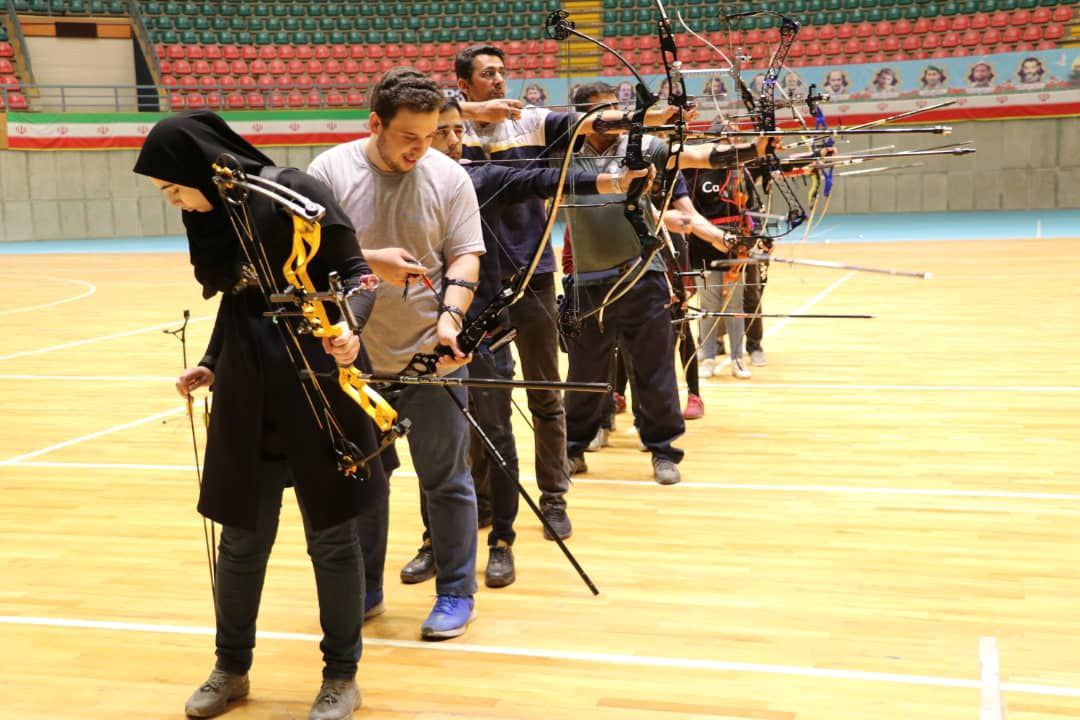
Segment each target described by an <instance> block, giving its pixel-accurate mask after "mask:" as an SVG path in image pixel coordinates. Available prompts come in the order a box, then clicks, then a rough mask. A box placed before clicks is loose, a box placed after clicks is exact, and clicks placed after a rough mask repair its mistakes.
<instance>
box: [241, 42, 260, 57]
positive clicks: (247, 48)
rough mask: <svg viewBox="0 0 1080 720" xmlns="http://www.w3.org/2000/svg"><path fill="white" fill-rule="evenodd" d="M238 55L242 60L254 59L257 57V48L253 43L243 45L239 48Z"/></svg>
mask: <svg viewBox="0 0 1080 720" xmlns="http://www.w3.org/2000/svg"><path fill="white" fill-rule="evenodd" d="M240 57H241V58H243V59H244V60H254V59H255V58H257V57H259V49H258V48H257V47H255V46H254V45H244V46H243V47H241V48H240Z"/></svg>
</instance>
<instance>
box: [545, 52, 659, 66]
mask: <svg viewBox="0 0 1080 720" xmlns="http://www.w3.org/2000/svg"><path fill="white" fill-rule="evenodd" d="M548 57H551V58H552V60H554V59H555V58H554V57H553V56H548V55H545V56H544V59H545V60H547V58H548ZM637 62H638V63H639V64H641V65H655V64H656V63H658V62H660V57H659V56H658V55H657V54H656V52H654V51H653V50H642V51H641V52H640V53H639V54H638V60H637ZM543 67H547V66H543Z"/></svg>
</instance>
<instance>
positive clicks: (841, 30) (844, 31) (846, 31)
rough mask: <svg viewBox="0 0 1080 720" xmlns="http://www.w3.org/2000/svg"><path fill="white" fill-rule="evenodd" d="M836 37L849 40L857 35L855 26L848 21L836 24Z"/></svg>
mask: <svg viewBox="0 0 1080 720" xmlns="http://www.w3.org/2000/svg"><path fill="white" fill-rule="evenodd" d="M836 37H837V38H838V39H840V40H849V39H851V38H853V37H855V28H853V27H852V26H851V25H849V24H847V23H842V24H840V25H837V26H836Z"/></svg>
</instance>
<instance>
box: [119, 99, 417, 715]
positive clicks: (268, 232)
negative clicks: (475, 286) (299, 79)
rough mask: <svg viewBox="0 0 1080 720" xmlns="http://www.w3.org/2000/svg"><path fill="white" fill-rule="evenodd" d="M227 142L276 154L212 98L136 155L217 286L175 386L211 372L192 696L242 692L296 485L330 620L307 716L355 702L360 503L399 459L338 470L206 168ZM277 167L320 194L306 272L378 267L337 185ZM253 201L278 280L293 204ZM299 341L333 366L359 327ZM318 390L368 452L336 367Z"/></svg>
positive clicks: (376, 494)
mask: <svg viewBox="0 0 1080 720" xmlns="http://www.w3.org/2000/svg"><path fill="white" fill-rule="evenodd" d="M222 153H228V154H230V155H231V156H232V157H233V158H235V159H236V161H238V162H239V164H240V166H241V167H242V168H243V170H244V171H245V172H246V173H247V174H248V175H251V176H254V175H259V174H260V173H263V174H264V175H265V174H266V173H265V172H264V168H267V167H271V166H273V165H274V163H273V161H272V160H271V159H270V158H268V157H266V156H265V155H263V154H262V153H261V152H259V151H258V150H257V149H255V147H253V146H252V145H251V144H250V143H248V142H247V141H246V140H244V139H243V138H242V137H240V136H239V135H237V134H236V133H235V132H234V131H233V130H232V129H231V128H230V127H229V126H228V125H227V124H226V123H225V122H224V121H223V120H222V119H221V118H220V117H218V116H217V115H215V114H213V113H211V112H191V113H182V114H179V115H175V116H172V117H169V118H166V119H164V120H162V121H160V122H159V123H158V124H157V125H155V126H154V128H153V129H152V130H151V131H150V134H149V135H148V137H147V139H146V143H145V144H144V146H143V148H142V151H141V152H140V153H139V158H138V161H137V162H136V164H135V172H136V173H138V174H140V175H145V176H147V177H149V178H150V182H152V183H153V184H154V185H155V186H156V187H158V188H159V189H161V191H162V192H163V193H165V195H166V197H167V198H168V200H169V202H170V203H171V204H172V205H173V206H175V207H178V208H180V209H182V210H183V211H184V214H183V217H184V227H185V228H186V230H187V237H188V247H189V250H190V256H191V263H192V265H193V266H194V269H195V278H196V279H197V280H198V281H199V283H200V284H201V285H202V287H203V297H205V298H211V297H213V296H214V295H215V294H217V293H221V294H222V298H221V303H220V305H219V307H218V313H217V318H216V320H215V323H214V330H213V334H212V337H211V340H210V345H209V347H208V348H207V351H206V355H205V356H204V357H203V359H202V361H201V362H200V363H199V366H198V367H195V368H191V369H188V370H185V372H184V374H183V375H181V377H180V379H179V381H178V382H177V389H178V390H179V391H180V393H181V395H184V396H187V395H188V394H190V393H191V392H192V391H193V390H195V389H196V388H199V387H209V386H211V385H212V386H213V392H214V411H213V415H212V417H211V420H210V427H209V430H208V432H207V444H206V462H205V470H204V473H203V482H202V487H201V490H200V494H199V506H198V507H199V512H200V513H202V514H203V515H205V516H207V517H209V518H211V519H212V520H216V521H217V522H219V523H221V524H222V525H223V528H222V532H221V542H220V545H219V553H220V555H219V559H218V564H217V591H216V596H215V611H216V618H217V663H216V665H215V668H214V671H213V672H212V673H211V675H210V678H209V679H208V680H207V681H206V683H204V684H203V685H202V686H201V687H200V688H199V689H198V690H196V691H195V693H194V694H193V695H192V696H191V698H190V699H189V700H188V703H187V706H186V708H185V709H186V711H187V714H188V715H190V716H193V717H211V716H213V715H217V714H219V713H221V712H224V710H225V709H226V705H227V703H228V702H229V701H230V700H234V699H237V698H240V697H243V696H245V695H247V693H248V677H247V673H248V669H249V667H250V666H251V662H252V649H253V648H254V646H255V620H256V616H257V614H258V607H259V599H260V595H261V593H262V585H263V579H264V577H265V572H266V563H267V560H268V558H269V555H270V549H271V547H272V546H273V543H274V538H275V535H276V533H277V525H278V514H279V511H280V508H281V498H282V493H283V491H284V488H285V487H286V486H288V485H293V486H294V487H295V489H296V496H297V500H298V504H299V506H300V510H301V515H302V517H303V521H304V531H305V534H306V536H307V547H308V553H309V554H310V556H311V558H312V564H313V566H314V569H315V581H316V585H317V588H318V597H319V613H320V620H321V623H322V628H323V641H322V644H321V645H320V647H321V649H322V651H323V661H324V669H323V685H322V688H321V689H320V691H319V694H318V696H317V697H316V701H315V704H314V705H313V706H312V710H311V716H310V717H311V718H314V719H316V720H331V719H332V718H345V717H351V715H352V711H353V709H354V708H355V707H358V706H359V703H360V695H359V689H358V687H357V685H356V681H355V676H356V669H357V660H358V658H359V656H360V650H361V638H360V627H361V624H362V623H363V615H364V609H365V608H364V573H363V561H362V559H361V554H360V547H359V543H358V541H357V533H356V528H355V520H354V519H355V517H356V516H357V515H358V514H359V513H360V512H361V511H362V510H363V509H364V508H365V507H366V506H369V505H370V504H371V503H374V502H377V501H379V500H380V499H381V498H382V497H383V496H384V494H385V493H386V486H387V475H388V471H389V470H392V469H393V468H394V467H395V466H396V465H397V460H396V456H395V455H394V454H393V450H392V449H391V450H389V451H387V452H385V453H383V455H382V456H380V457H379V458H378V459H376V460H375V461H373V462H371V463H369V466H368V472H367V474H366V477H365V478H364V479H360V478H359V477H353V478H346V477H345V476H344V475H343V474H342V472H341V471H340V470H339V468H338V464H337V458H336V456H335V454H334V452H333V448H332V446H331V443H330V440H329V438H328V435H327V433H326V430H325V428H324V427H320V425H319V424H318V423H317V422H316V416H315V415H314V414H313V409H312V408H311V407H310V404H309V400H308V398H307V397H305V394H304V388H303V386H302V382H304V381H302V380H301V379H300V377H299V375H298V368H297V366H296V363H294V362H293V359H295V357H294V358H293V359H290V355H289V354H288V349H289V348H288V346H287V345H286V343H285V341H286V339H287V338H286V336H285V335H284V332H283V330H282V329H281V328H280V327H279V326H277V325H276V324H275V323H274V322H273V321H271V320H270V319H268V318H265V317H264V316H263V313H264V312H265V311H266V310H268V309H270V308H268V306H267V303H266V300H265V297H264V295H263V294H262V292H261V291H260V290H259V288H258V286H257V285H252V284H249V283H248V282H245V280H244V277H245V274H244V272H243V270H242V268H243V266H244V264H245V262H246V260H245V258H246V256H245V253H244V251H243V246H242V241H241V238H239V237H238V236H237V234H236V231H235V230H234V228H233V225H232V224H231V223H230V221H229V216H228V213H227V211H226V208H225V205H224V201H223V200H222V199H221V197H220V196H219V194H218V191H217V188H216V186H215V185H214V183H213V181H212V176H213V172H212V169H211V163H213V162H215V161H216V160H217V159H218V157H219V156H220V155H221V154H222ZM274 180H275V181H276V182H278V183H279V184H281V185H284V186H286V187H289V188H292V189H293V190H295V191H297V192H299V193H300V194H301V195H304V196H305V197H307V198H310V199H311V200H312V201H314V202H316V203H318V204H320V205H322V206H323V207H325V208H326V215H325V217H324V218H323V219H322V221H321V224H322V244H321V247H320V248H319V250H318V252H317V254H316V255H315V257H314V258H313V260H312V262H311V264H310V265H309V268H308V270H309V273H310V276H311V279H312V282H313V283H314V285H315V287H317V288H326V287H327V276H328V274H329V273H330V272H332V271H336V272H337V273H338V274H339V275H340V277H341V279H342V281H343V282H344V284H345V286H346V288H350V287H356V286H358V285H359V284H360V278H361V276H364V275H367V274H369V273H370V272H371V271H370V269H369V268H368V265H367V263H366V262H365V260H364V257H363V255H362V254H361V251H360V248H359V246H358V245H357V242H356V238H355V232H354V231H353V228H352V226H351V224H350V223H349V220H348V219H347V217H346V216H345V214H344V213H343V212H342V211H341V209H340V208H339V207H338V206H337V204H336V203H335V202H334V200H333V198H332V196H331V194H330V191H329V190H328V189H327V188H326V187H325V186H324V185H322V184H321V183H320V182H319V181H317V180H315V179H314V178H312V177H310V176H308V175H307V174H305V173H303V172H301V171H299V170H295V169H292V168H288V169H284V170H281V171H280V174H277V175H276V177H275V178H274ZM247 206H248V213H249V216H250V218H251V227H252V228H253V230H254V232H253V235H254V236H255V238H256V242H258V243H260V244H261V245H262V248H263V251H264V252H265V253H266V256H267V258H268V261H269V262H268V265H269V267H270V268H271V269H272V271H273V272H274V273H275V274H276V275H277V277H276V278H275V284H276V285H277V287H279V288H282V287H285V286H286V285H287V283H286V282H285V279H284V277H283V276H282V274H281V270H280V268H281V267H282V266H283V265H284V263H285V261H286V259H287V258H288V257H289V254H290V251H291V249H292V237H293V225H292V220H291V217H290V216H289V215H288V213H286V212H285V211H284V210H283V209H281V208H279V207H277V206H276V205H275V204H274V203H273V202H272V201H271V200H270V199H268V198H265V197H263V196H262V195H259V194H257V193H251V194H250V196H249V197H248V200H247ZM249 249H250V248H249ZM349 303H350V307H351V309H352V310H353V313H354V315H356V317H357V320H358V321H359V323H360V324H361V326H362V325H363V323H364V322H365V321H366V320H367V318H368V316H369V315H370V312H371V308H372V305H373V304H374V292H371V291H364V290H362V291H360V292H357V293H355V294H353V295H352V297H350V299H349ZM300 345H301V350H302V352H303V355H304V357H305V358H306V359H307V362H308V363H309V364H310V365H311V367H313V368H314V369H315V370H316V371H318V372H323V371H327V372H328V373H329V374H330V375H331V376H332V377H336V372H331V371H333V370H334V368H335V361H336V362H338V363H341V364H348V363H352V362H353V361H354V360H357V358H358V354H359V351H360V342H359V339H358V338H357V337H356V336H355V335H352V334H351V333H347V332H346V333H345V334H343V335H342V336H341V337H338V338H335V339H334V340H333V341H324V343H323V345H322V346H320V344H319V342H318V341H317V340H316V339H314V338H312V337H311V336H310V335H302V336H300ZM360 362H361V363H366V358H363V357H362V356H361V357H360ZM322 394H323V395H324V396H325V397H326V398H327V399H328V400H329V404H330V406H331V408H332V410H333V413H334V414H335V415H336V417H337V418H338V420H339V422H340V425H341V428H342V430H343V431H344V433H345V435H346V436H347V437H348V438H349V440H351V441H352V442H353V443H355V444H356V445H357V446H359V448H360V449H361V450H362V451H363V452H364V453H365V454H368V453H371V452H372V451H374V449H375V448H376V447H377V444H378V439H377V436H376V432H375V428H374V426H373V424H372V422H371V421H370V419H369V418H368V417H367V416H366V415H365V414H364V413H363V412H362V411H361V410H360V408H359V407H358V406H357V405H356V404H355V403H354V402H352V401H351V400H350V399H349V398H348V397H346V396H345V394H344V393H342V392H341V390H340V388H339V387H338V386H337V385H336V383H332V382H329V381H328V382H326V383H324V386H323V393H322ZM317 412H319V413H321V412H322V409H321V408H319V410H318V411H317Z"/></svg>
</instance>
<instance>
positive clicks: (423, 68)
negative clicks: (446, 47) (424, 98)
mask: <svg viewBox="0 0 1080 720" xmlns="http://www.w3.org/2000/svg"><path fill="white" fill-rule="evenodd" d="M511 59H513V60H515V62H516V60H517V58H516V57H514V56H513V55H511V56H510V57H508V58H506V61H507V64H506V67H507V68H509V67H510V60H511ZM416 69H417V70H419V71H420V72H422V73H424V74H425V75H426V74H428V73H429V72H431V70H432V67H431V60H429V59H427V58H420V59H418V60H417V61H416Z"/></svg>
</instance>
